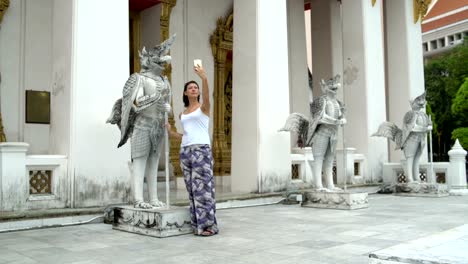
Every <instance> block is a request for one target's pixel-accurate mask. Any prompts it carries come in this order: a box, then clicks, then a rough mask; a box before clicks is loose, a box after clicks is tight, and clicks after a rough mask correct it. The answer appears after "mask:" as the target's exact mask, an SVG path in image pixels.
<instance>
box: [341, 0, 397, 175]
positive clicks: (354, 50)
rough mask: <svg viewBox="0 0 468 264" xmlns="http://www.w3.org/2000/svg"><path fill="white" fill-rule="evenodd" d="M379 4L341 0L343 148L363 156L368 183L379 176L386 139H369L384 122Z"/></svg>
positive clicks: (360, 0) (364, 0) (386, 156)
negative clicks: (344, 109) (345, 122)
mask: <svg viewBox="0 0 468 264" xmlns="http://www.w3.org/2000/svg"><path fill="white" fill-rule="evenodd" d="M387 2H388V1H387ZM381 4H382V3H381V1H377V3H376V4H375V6H372V3H371V1H369V0H342V26H343V78H342V88H341V89H342V90H343V98H342V100H343V101H344V103H345V106H346V109H347V112H346V118H347V120H348V123H347V124H346V125H345V127H344V134H345V137H344V138H345V145H346V147H353V148H356V152H357V153H362V154H364V155H365V156H366V157H367V164H368V166H367V168H366V169H367V170H366V171H365V172H364V177H365V179H366V180H368V181H376V180H378V179H380V178H381V177H382V163H383V162H385V161H387V158H388V151H387V140H386V139H384V138H377V137H371V135H372V134H373V133H374V132H376V131H377V128H378V127H379V125H380V123H381V122H383V121H385V120H386V108H385V69H384V68H385V67H384V66H385V65H384V52H383V37H382V19H381ZM338 147H340V146H339V145H338Z"/></svg>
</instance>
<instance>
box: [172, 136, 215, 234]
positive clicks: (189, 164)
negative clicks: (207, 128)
mask: <svg viewBox="0 0 468 264" xmlns="http://www.w3.org/2000/svg"><path fill="white" fill-rule="evenodd" d="M180 166H181V168H182V172H183V174H184V180H185V187H187V191H188V194H189V200H190V215H191V218H192V219H191V220H192V228H193V231H194V233H195V234H197V235H200V234H201V233H202V232H203V231H205V230H208V231H211V232H213V233H215V234H216V233H218V226H217V222H216V216H215V213H216V201H215V187H214V177H213V156H212V153H211V148H210V146H209V145H191V146H185V147H181V150H180Z"/></svg>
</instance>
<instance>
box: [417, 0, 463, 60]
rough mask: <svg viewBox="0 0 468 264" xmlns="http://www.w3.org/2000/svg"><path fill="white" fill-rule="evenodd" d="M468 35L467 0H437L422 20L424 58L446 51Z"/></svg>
mask: <svg viewBox="0 0 468 264" xmlns="http://www.w3.org/2000/svg"><path fill="white" fill-rule="evenodd" d="M466 36H468V0H456V1H454V0H437V1H434V2H433V5H432V6H431V8H430V10H429V12H428V14H427V16H426V17H425V18H424V20H423V22H422V39H423V43H422V45H423V51H424V58H425V59H427V58H430V57H432V56H435V55H438V54H440V53H443V52H446V51H448V50H450V49H452V48H453V47H455V46H456V45H458V44H460V43H462V42H463V38H464V37H466Z"/></svg>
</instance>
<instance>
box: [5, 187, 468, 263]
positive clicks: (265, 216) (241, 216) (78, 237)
mask: <svg viewBox="0 0 468 264" xmlns="http://www.w3.org/2000/svg"><path fill="white" fill-rule="evenodd" d="M369 200H370V208H368V209H361V210H356V211H342V210H330V209H314V208H301V207H300V206H298V205H271V206H260V207H249V208H240V209H229V210H219V211H218V214H217V216H218V221H219V227H220V230H221V233H220V234H219V235H217V236H213V237H195V236H192V235H185V236H178V237H171V238H165V239H158V238H152V237H146V236H141V235H135V234H130V233H125V232H121V231H115V230H112V229H111V226H110V225H105V224H92V225H81V226H71V227H64V228H50V229H39V230H32V231H23V232H12V233H2V234H0V263H75V264H78V263H79V264H85V263H86V264H87V263H148V262H150V263H158V264H159V263H169V264H171V263H190V264H198V263H203V264H210V263H234V264H238V263H267V264H282V263H288V264H289V263H312V264H313V263H325V264H327V263H368V254H369V253H370V252H373V251H376V250H380V249H383V248H387V247H390V246H393V245H396V244H399V243H401V242H405V241H409V240H413V239H417V238H421V237H424V236H428V235H431V234H434V233H437V232H441V231H445V230H448V229H451V228H454V227H457V226H460V225H463V224H466V223H467V222H468V196H457V197H455V196H450V197H443V198H423V197H421V198H413V197H397V196H392V195H378V194H374V195H370V196H369Z"/></svg>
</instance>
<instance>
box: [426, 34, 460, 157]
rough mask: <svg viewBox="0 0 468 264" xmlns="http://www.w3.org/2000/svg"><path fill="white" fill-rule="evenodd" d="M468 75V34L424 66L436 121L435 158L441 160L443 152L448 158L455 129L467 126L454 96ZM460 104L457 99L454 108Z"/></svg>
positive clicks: (430, 106)
mask: <svg viewBox="0 0 468 264" xmlns="http://www.w3.org/2000/svg"><path fill="white" fill-rule="evenodd" d="M467 77H468V38H465V40H464V42H463V44H461V45H459V46H457V47H455V48H453V49H452V50H451V51H449V52H447V53H444V54H442V55H440V56H438V57H436V58H433V59H431V60H430V61H429V62H428V63H427V64H426V65H425V67H424V78H425V84H426V92H427V101H428V108H429V109H430V110H431V112H432V115H433V119H434V120H433V121H434V123H435V124H437V127H434V131H433V133H434V137H435V138H436V140H434V142H433V147H434V153H435V154H436V157H434V159H435V160H441V159H442V158H441V157H443V156H445V158H444V159H446V158H447V157H446V154H447V151H448V150H449V149H450V146H451V145H452V144H453V141H452V131H454V130H455V129H456V128H459V127H460V126H465V125H462V124H461V123H462V122H463V121H466V120H467V119H466V118H460V116H456V115H454V113H453V112H452V102H454V103H455V102H458V101H457V100H455V97H456V95H457V93H458V90H459V89H460V86H461V85H462V84H463V83H464V81H465V78H467ZM461 105H463V104H462V103H461V104H459V103H457V106H456V107H455V108H456V109H458V107H460V106H461ZM463 109H464V108H463ZM428 113H429V112H428ZM466 126H468V125H466Z"/></svg>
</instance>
